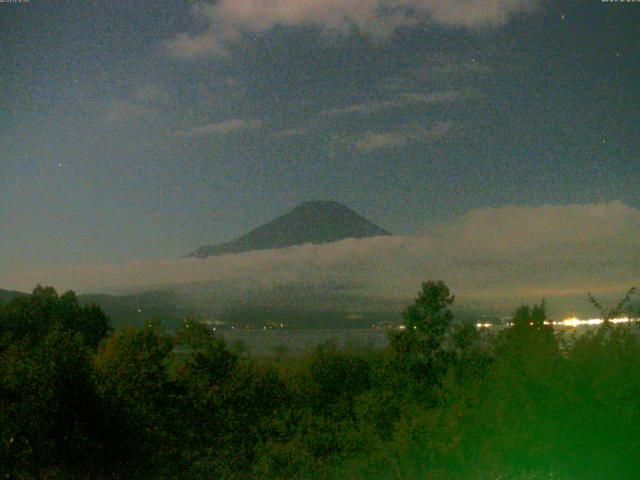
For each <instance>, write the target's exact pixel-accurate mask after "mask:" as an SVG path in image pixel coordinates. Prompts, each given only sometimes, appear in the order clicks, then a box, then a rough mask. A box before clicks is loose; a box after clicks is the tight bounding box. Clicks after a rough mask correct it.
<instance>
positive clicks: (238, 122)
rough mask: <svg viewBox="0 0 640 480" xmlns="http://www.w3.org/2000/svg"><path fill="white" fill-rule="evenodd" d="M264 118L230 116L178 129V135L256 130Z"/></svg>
mask: <svg viewBox="0 0 640 480" xmlns="http://www.w3.org/2000/svg"><path fill="white" fill-rule="evenodd" d="M262 125H263V122H262V120H257V119H252V120H243V119H240V118H230V119H228V120H223V121H221V122H215V123H208V124H206V125H198V126H195V127H191V128H188V129H185V130H178V131H177V132H176V136H177V137H185V138H199V137H205V136H208V135H229V134H230V133H233V132H237V131H240V130H255V129H258V128H260V127H262Z"/></svg>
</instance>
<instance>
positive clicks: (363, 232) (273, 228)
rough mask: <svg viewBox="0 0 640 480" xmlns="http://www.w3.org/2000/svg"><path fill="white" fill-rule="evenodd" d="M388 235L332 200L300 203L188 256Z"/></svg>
mask: <svg viewBox="0 0 640 480" xmlns="http://www.w3.org/2000/svg"><path fill="white" fill-rule="evenodd" d="M379 235H390V233H389V232H388V231H386V230H384V229H382V228H380V227H378V226H377V225H375V224H373V223H371V222H369V221H368V220H367V219H365V218H363V217H361V216H360V215H358V214H357V213H356V212H354V211H353V210H351V209H350V208H349V207H347V206H346V205H342V204H341V203H338V202H336V201H333V200H311V201H307V202H304V203H301V204H300V205H298V206H297V207H295V208H294V209H293V210H291V211H289V212H287V213H285V214H284V215H281V216H279V217H277V218H275V219H274V220H272V221H271V222H269V223H266V224H264V225H262V226H260V227H258V228H256V229H254V230H251V231H250V232H248V233H246V234H244V235H242V236H240V237H238V238H236V239H235V240H232V241H230V242H226V243H221V244H218V245H206V246H202V247H200V248H198V249H197V250H196V251H195V252H193V253H191V254H190V255H189V256H191V257H197V258H206V257H209V256H213V255H224V254H228V253H241V252H248V251H252V250H267V249H272V248H284V247H290V246H294V245H303V244H305V243H316V244H319V243H329V242H335V241H338V240H343V239H345V238H365V237H375V236H379Z"/></svg>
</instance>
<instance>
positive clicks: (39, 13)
mask: <svg viewBox="0 0 640 480" xmlns="http://www.w3.org/2000/svg"><path fill="white" fill-rule="evenodd" d="M460 5H464V7H461V6H460ZM0 44H1V45H2V50H1V53H0V167H1V168H0V232H1V237H0V272H4V277H5V278H10V277H11V275H17V274H19V273H21V272H24V271H31V270H39V269H58V268H67V267H71V266H92V265H104V264H114V265H122V264H127V263H128V262H132V261H138V260H140V261H150V260H154V259H163V258H178V257H180V256H182V255H184V254H186V253H188V252H190V251H192V250H193V249H194V248H195V247H197V246H200V245H203V244H211V243H217V242H221V241H226V240H230V239H232V238H234V237H236V236H238V235H239V234H242V233H244V232H246V231H247V230H249V229H251V228H253V227H255V226H258V225H260V224H262V223H265V222H266V221H269V220H271V219H272V218H273V217H275V216H276V215H279V214H282V213H284V212H286V211H287V210H289V209H291V208H293V207H294V206H295V205H297V204H298V203H300V202H303V201H306V200H312V199H331V200H336V201H338V202H341V203H344V204H346V205H348V206H349V207H351V208H352V209H354V210H355V211H357V212H358V213H360V214H361V215H363V216H364V217H366V218H368V219H369V220H371V221H373V222H375V223H377V224H378V225H380V226H382V227H383V228H385V229H387V230H390V231H392V232H394V233H396V234H399V235H422V234H425V233H428V232H430V231H431V230H432V229H433V228H434V227H433V226H434V225H436V224H437V225H442V224H445V225H446V224H448V223H449V222H451V221H453V219H455V218H459V217H460V216H463V215H465V214H468V212H470V211H475V210H477V209H486V208H488V207H505V206H520V207H537V206H542V205H553V206H566V205H588V204H608V203H610V202H618V203H621V204H624V205H626V206H627V207H629V211H631V212H636V213H637V209H638V208H640V194H639V193H638V188H639V187H640V3H635V4H634V3H602V2H601V1H600V0H588V1H580V2H535V1H526V0H523V1H518V0H468V1H460V0H458V1H453V0H440V1H435V0H397V1H393V2H391V1H389V2H385V1H383V0H344V1H338V0H316V1H311V0H275V1H273V0H251V1H248V0H247V1H243V0H220V1H219V2H218V4H193V3H190V2H176V1H174V0H170V1H169V0H167V1H165V0H155V1H135V2H133V1H132V2H107V1H100V2H72V1H66V2H63V1H60V2H58V1H41V0H31V1H29V2H28V3H0ZM618 203H616V205H618ZM618 206H620V205H618ZM625 211H626V210H625ZM625 215H626V214H625ZM630 215H634V214H630ZM625 218H626V217H625ZM634 218H636V217H634ZM633 222H636V220H633ZM633 225H634V228H635V226H637V224H636V223H633ZM541 228H544V226H543V227H541ZM629 231H631V230H629ZM634 231H635V230H634ZM579 234H580V232H576V236H577V237H579ZM633 258H634V259H635V258H636V257H633ZM0 277H2V276H1V275H0ZM0 287H2V288H12V287H14V285H8V284H4V283H3V284H0Z"/></svg>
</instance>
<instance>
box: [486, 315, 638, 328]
mask: <svg viewBox="0 0 640 480" xmlns="http://www.w3.org/2000/svg"><path fill="white" fill-rule="evenodd" d="M632 321H633V320H632V319H631V318H629V317H618V318H611V319H609V322H610V323H615V324H618V323H629V322H632ZM603 323H604V320H603V319H602V318H589V319H586V320H581V319H579V318H576V317H569V318H565V319H564V320H558V321H552V320H546V321H545V322H544V324H545V325H552V326H554V327H572V328H576V327H582V326H596V325H601V324H603ZM529 325H533V323H529ZM511 326H513V323H512V322H507V323H506V324H496V323H476V328H492V327H511Z"/></svg>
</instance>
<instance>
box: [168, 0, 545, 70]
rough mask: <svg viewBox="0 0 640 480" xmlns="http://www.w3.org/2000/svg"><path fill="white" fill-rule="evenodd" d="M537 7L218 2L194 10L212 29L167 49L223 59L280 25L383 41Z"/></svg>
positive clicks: (398, 1)
mask: <svg viewBox="0 0 640 480" xmlns="http://www.w3.org/2000/svg"><path fill="white" fill-rule="evenodd" d="M536 4H537V1H536V0H250V1H238V0H218V2H217V3H215V4H211V3H202V4H199V5H197V6H195V7H194V8H193V10H192V14H193V15H194V17H195V18H196V19H198V20H199V21H200V22H201V23H204V24H206V25H207V27H206V29H205V30H204V31H203V32H201V33H198V34H195V35H191V34H187V33H181V34H179V35H178V36H176V37H175V38H173V39H172V40H170V41H168V42H167V48H168V50H169V52H170V53H171V54H172V55H174V56H176V57H182V58H196V57H202V56H216V55H222V54H224V53H225V51H226V47H227V45H229V44H231V43H233V42H236V41H237V40H238V39H239V38H240V37H241V36H242V35H243V34H244V33H262V32H266V31H268V30H270V29H271V28H273V27H276V26H285V27H299V26H316V27H318V28H320V29H322V30H323V31H324V32H325V33H331V34H348V33H350V32H352V31H354V30H357V31H360V32H363V33H366V34H368V35H370V36H372V37H374V38H379V39H382V38H385V37H388V36H389V35H390V34H391V33H393V32H394V31H396V30H397V29H399V28H402V27H410V26H415V25H418V24H422V23H436V24H441V25H447V26H453V27H464V28H479V27H486V26H496V25H502V24H504V23H506V22H507V21H508V20H509V19H510V18H511V17H512V16H513V15H516V14H521V13H525V12H529V11H531V10H533V9H534V8H535V7H536Z"/></svg>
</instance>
